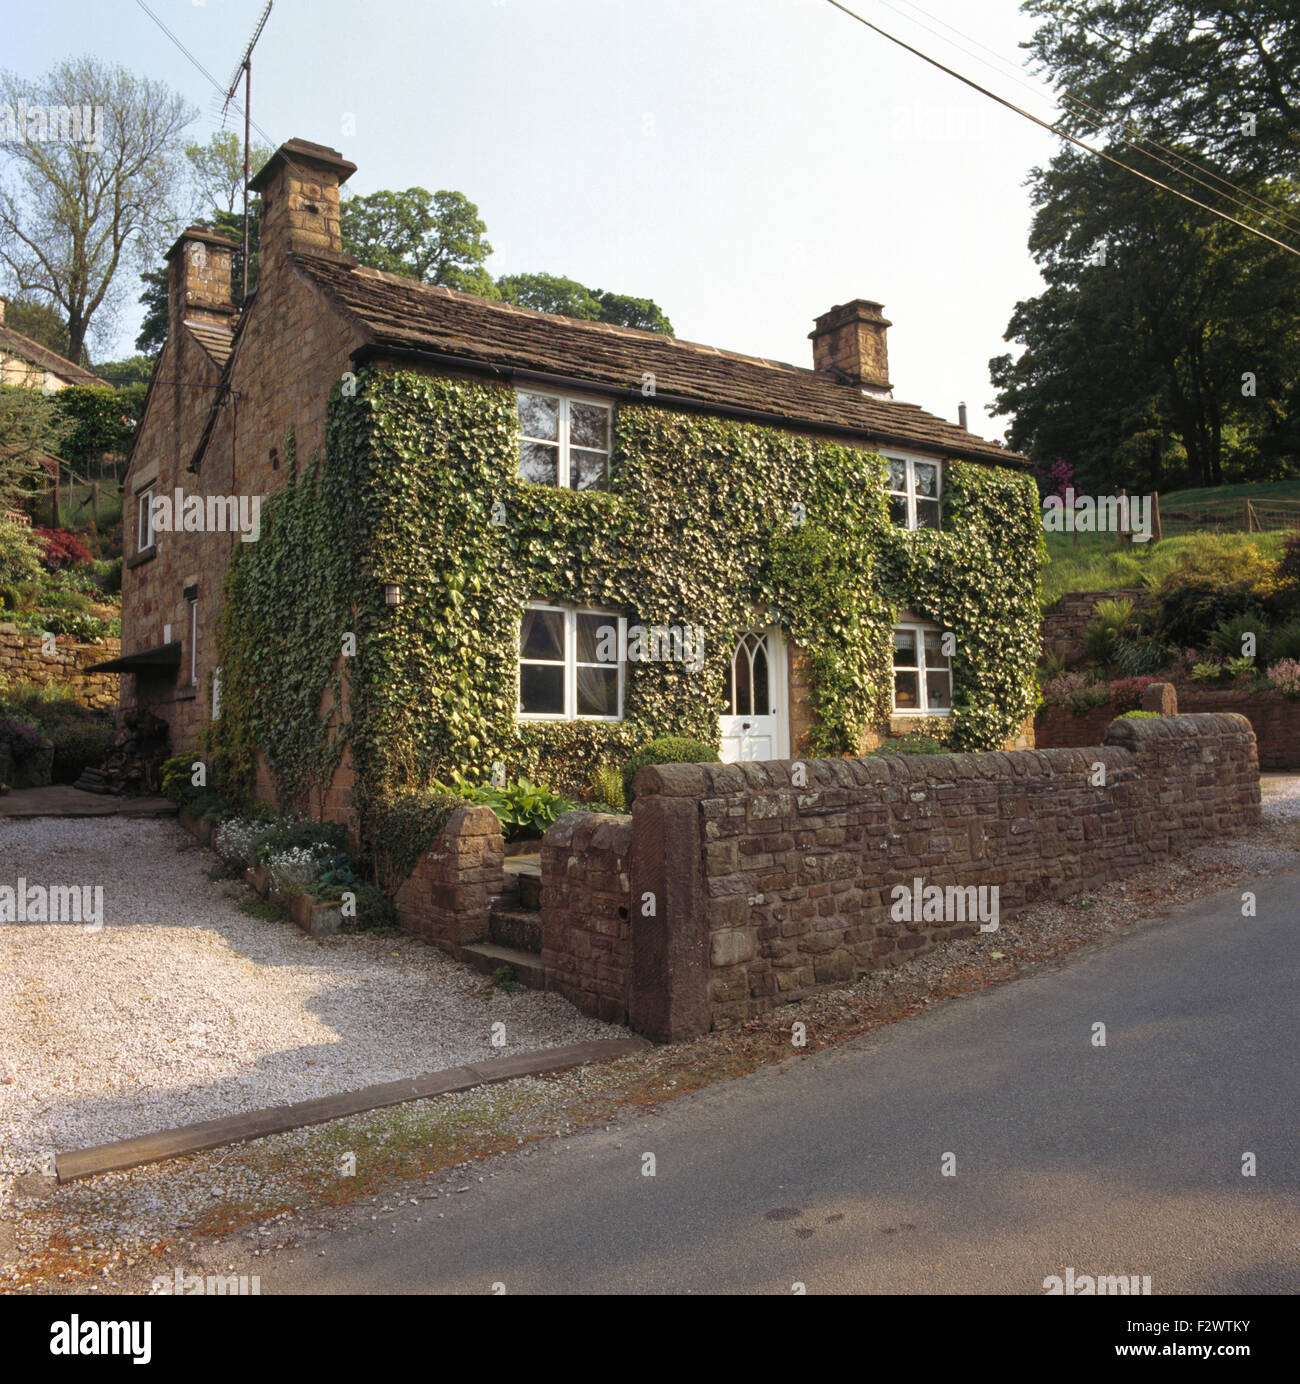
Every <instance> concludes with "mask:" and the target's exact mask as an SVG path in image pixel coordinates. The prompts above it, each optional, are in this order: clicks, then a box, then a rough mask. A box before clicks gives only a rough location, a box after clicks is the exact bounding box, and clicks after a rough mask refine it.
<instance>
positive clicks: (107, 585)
mask: <svg viewBox="0 0 1300 1384" xmlns="http://www.w3.org/2000/svg"><path fill="white" fill-rule="evenodd" d="M90 574H91V576H92V577H94V579H95V585H96V586H98V587H99V589H100V590H101V591H102V592H103V593H104V594H105V595H106V596H117V595H120V594H121V591H122V559H121V558H120V557H112V558H96V559H95V560H94V561H93V562H92V563H91V564H90Z"/></svg>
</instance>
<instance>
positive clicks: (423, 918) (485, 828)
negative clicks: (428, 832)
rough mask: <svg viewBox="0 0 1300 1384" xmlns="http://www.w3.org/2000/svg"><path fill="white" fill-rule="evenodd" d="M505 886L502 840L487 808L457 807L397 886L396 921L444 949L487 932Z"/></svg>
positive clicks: (493, 816) (494, 815)
mask: <svg viewBox="0 0 1300 1384" xmlns="http://www.w3.org/2000/svg"><path fill="white" fill-rule="evenodd" d="M504 888H505V840H504V838H503V837H502V835H501V824H500V822H499V821H498V820H497V815H496V813H495V812H493V811H492V809H491V808H490V807H458V808H457V809H456V811H455V812H453V813H452V814H451V816H450V817H449V818H448V819H447V822H446V825H445V826H444V827H443V828H442V830H441V831H440V832H439V833H438V835H437V836H436V837H435V838H434V840H433V842H432V844H431V845H430V846H429V847H428V848H427V849H426V850H425V852H424V854H423V855H422V856H421V857H420V858H419V860H418V861H417V862H416V865H415V869H414V870H413V871H412V872H411V875H410V877H409V878H408V879H407V880H406V882H405V883H404V884H403V885H402V887H401V888H400V889H399V890H398V891H397V894H396V897H395V899H394V903H395V905H396V907H397V921H398V924H399V925H400V926H401V928H402V930H403V931H404V932H410V933H414V934H415V935H416V936H417V937H423V938H424V939H425V941H427V942H433V943H434V944H435V945H437V946H439V947H442V948H443V949H444V950H446V951H451V952H454V951H455V950H456V949H457V947H460V946H463V945H464V944H465V943H466V942H477V941H479V940H480V939H481V938H483V937H486V936H487V931H488V914H489V911H490V910H491V907H492V900H493V899H494V898H495V897H496V896H497V895H498V894H500V893H501V892H502V891H503V890H504Z"/></svg>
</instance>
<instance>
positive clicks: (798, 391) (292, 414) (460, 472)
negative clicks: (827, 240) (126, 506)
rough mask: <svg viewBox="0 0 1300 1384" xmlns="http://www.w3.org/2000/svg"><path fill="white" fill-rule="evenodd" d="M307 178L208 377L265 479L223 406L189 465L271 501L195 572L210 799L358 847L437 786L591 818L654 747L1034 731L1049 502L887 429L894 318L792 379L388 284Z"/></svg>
mask: <svg viewBox="0 0 1300 1384" xmlns="http://www.w3.org/2000/svg"><path fill="white" fill-rule="evenodd" d="M291 153H292V158H291V159H290V158H288V157H284V158H282V157H281V154H283V151H281V154H277V155H276V156H275V158H273V160H272V162H271V164H269V165H268V170H270V171H269V172H268V171H267V170H264V171H263V174H262V175H259V177H260V178H261V179H262V181H263V186H264V189H265V191H264V195H266V196H267V197H268V202H269V209H268V214H267V216H266V220H265V225H264V231H263V249H262V256H263V259H262V264H263V268H262V274H263V278H264V282H263V283H259V286H258V294H257V296H256V298H255V299H254V301H253V303H252V305H251V307H250V308H249V309H248V310H247V311H246V313H245V318H246V320H245V321H243V322H242V323H239V324H238V327H237V328H236V329H234V330H233V331H232V336H231V349H230V354H229V357H228V359H227V360H226V362H225V364H224V367H223V370H222V379H223V380H225V381H226V382H227V388H228V390H229V392H230V393H232V394H235V395H236V396H237V403H238V406H239V410H240V411H241V412H242V413H244V414H245V416H247V413H248V411H249V410H250V409H252V410H255V411H256V412H257V416H258V418H259V423H260V425H261V429H262V430H261V431H260V433H256V432H255V433H254V436H253V438H252V439H251V441H248V442H247V443H246V444H245V445H246V446H247V447H248V448H249V449H250V451H252V452H256V454H257V456H258V458H259V461H258V466H259V468H260V469H253V468H250V467H246V466H241V455H242V454H241V451H240V440H241V435H240V431H239V429H240V427H241V426H242V425H240V424H239V423H238V421H237V420H236V419H233V418H230V417H229V415H230V412H231V410H230V409H229V408H227V410H226V413H225V414H224V415H221V414H219V413H218V411H217V410H218V408H219V407H220V405H219V404H215V403H214V405H213V406H212V409H211V411H210V414H209V417H208V420H207V421H206V422H205V423H204V428H205V431H204V432H203V433H202V434H201V435H200V436H198V437H196V438H195V439H194V443H195V446H196V447H197V449H198V451H199V453H200V455H199V457H198V465H197V468H196V470H195V471H194V473H193V474H194V475H196V476H197V477H199V483H200V484H202V485H203V486H204V487H205V488H208V489H211V488H212V487H213V486H215V485H217V483H218V481H220V482H221V483H224V484H226V485H228V486H230V487H231V489H232V490H238V488H239V485H238V482H239V480H240V478H241V476H243V477H245V478H246V479H247V480H249V481H255V482H257V483H260V484H261V485H262V487H263V499H262V505H261V519H260V532H259V534H258V537H257V540H256V541H255V542H242V541H238V540H234V541H232V540H229V539H227V538H225V536H222V540H223V541H217V542H215V543H213V544H212V545H211V546H210V548H209V549H205V550H204V551H210V552H211V553H212V554H213V555H214V556H213V560H212V563H211V570H212V578H213V580H212V582H210V583H208V585H207V591H206V592H205V593H204V594H205V595H208V596H210V597H211V604H212V609H211V610H210V612H209V614H210V619H211V624H210V626H209V627H206V629H207V638H206V639H202V640H201V641H199V642H197V643H196V648H195V650H194V658H193V659H192V662H193V664H194V667H195V670H196V672H195V678H196V680H197V682H198V685H199V688H200V693H201V695H200V696H199V697H198V699H197V700H198V702H199V703H200V704H201V705H202V707H203V709H204V716H203V718H202V721H201V723H198V722H196V721H195V720H189V721H187V722H186V724H185V725H184V727H178V729H179V730H180V735H179V736H178V737H177V738H178V739H180V740H181V741H182V742H185V741H190V740H192V741H193V742H194V743H195V744H197V745H200V746H201V747H202V748H203V750H204V752H205V754H206V756H207V757H208V759H209V760H210V763H211V766H212V770H213V773H214V775H215V778H216V780H217V782H218V784H219V785H220V786H222V787H223V788H224V789H226V790H228V791H230V790H233V791H239V792H243V793H247V794H250V795H253V794H256V795H258V796H263V797H275V798H278V799H280V800H281V801H283V802H286V803H293V804H294V805H296V806H298V807H300V808H307V809H309V810H313V811H316V812H319V813H321V814H322V815H326V816H332V817H335V818H338V819H341V820H347V821H349V822H350V823H353V824H357V823H360V822H363V821H364V817H365V814H366V812H367V809H368V808H369V807H370V806H371V805H373V804H374V803H376V802H377V801H379V800H381V799H383V798H384V797H386V796H388V795H390V794H391V793H393V792H394V791H397V790H400V789H404V788H408V787H412V786H421V785H426V784H428V783H430V782H432V781H433V780H434V779H442V780H446V779H447V778H449V777H450V776H451V775H452V774H453V773H463V774H465V775H467V776H468V777H470V778H473V779H483V778H487V777H488V776H489V775H493V774H497V775H501V774H504V775H505V777H506V778H509V779H513V778H517V777H519V776H527V777H529V778H531V779H533V780H534V781H537V782H540V783H543V784H545V785H547V786H548V787H551V788H554V789H557V790H559V791H562V792H566V793H568V794H570V795H573V796H575V797H577V798H580V799H582V798H587V797H589V796H590V794H589V793H588V791H587V789H588V784H589V781H590V778H591V774H592V771H593V769H595V768H596V767H598V766H601V765H609V766H619V765H621V764H622V762H623V761H624V760H625V759H626V758H627V756H628V755H629V754H630V753H631V752H632V751H633V750H634V749H636V748H638V747H639V746H640V745H642V744H643V743H644V742H645V741H647V740H649V739H651V738H654V737H657V736H663V735H677V736H684V737H689V738H691V739H696V740H701V741H704V742H706V743H710V744H713V745H715V746H717V747H718V748H719V749H720V750H721V751H722V754H723V757H724V758H730V759H755V760H762V759H763V758H792V757H798V756H811V755H817V756H826V755H839V754H855V753H860V752H862V751H863V750H864V749H866V748H870V747H871V746H873V745H874V744H876V743H877V742H878V741H879V740H880V739H881V738H882V737H885V736H889V735H900V734H906V733H910V732H923V733H925V734H927V735H930V736H933V737H935V738H937V739H942V740H946V741H948V742H949V743H951V744H953V745H954V747H957V748H963V749H996V748H999V747H1001V746H1003V745H1006V744H1010V743H1014V742H1016V741H1017V738H1018V737H1020V736H1022V734H1023V732H1024V727H1025V724H1026V722H1027V721H1028V720H1029V718H1030V717H1031V716H1032V713H1033V709H1034V704H1035V700H1036V697H1035V683H1034V676H1033V670H1034V665H1035V662H1036V659H1037V629H1038V606H1037V573H1038V564H1039V561H1040V553H1041V537H1040V525H1039V515H1038V503H1037V495H1036V490H1035V487H1034V485H1033V482H1032V480H1031V479H1030V478H1029V477H1028V475H1027V474H1026V472H1025V469H1024V467H1023V465H1022V464H1021V459H1019V458H1016V457H1014V456H1012V455H1010V454H1007V453H1002V452H1000V451H999V449H997V448H996V447H995V446H994V445H993V444H989V443H987V442H983V441H982V440H980V439H978V438H975V437H973V436H972V435H971V434H969V433H966V432H965V431H964V430H962V429H958V428H956V427H954V426H953V425H950V424H946V423H944V422H943V421H942V420H939V419H934V418H932V417H931V416H930V415H926V414H923V413H922V412H921V411H920V410H918V409H914V408H912V407H911V406H908V405H901V404H896V403H894V402H893V401H892V392H891V387H890V385H889V382H888V378H887V358H886V356H885V350H884V327H885V326H887V325H888V324H887V323H884V321H883V318H880V317H879V314H878V311H877V308H878V305H875V304H866V303H860V302H859V303H855V304H850V305H848V308H847V309H835V310H834V311H833V313H832V314H827V315H826V317H825V318H823V319H818V331H817V332H814V334H813V336H814V352H815V362H816V365H817V368H816V369H814V370H797V369H795V368H794V367H790V366H779V365H774V364H773V363H771V362H764V361H756V360H752V359H750V358H746V357H739V356H734V357H733V356H727V355H725V353H720V352H715V351H709V350H707V349H706V348H700V347H695V346H691V345H689V344H687V343H678V342H675V341H672V340H671V339H666V338H657V337H653V336H652V335H651V334H649V333H644V332H636V331H631V330H625V329H617V328H609V327H606V326H601V325H599V324H590V323H576V322H571V321H569V320H568V319H563V318H547V317H545V316H544V315H542V314H538V313H531V312H528V311H526V310H522V309H515V308H509V307H506V306H504V305H500V304H492V303H486V302H484V301H483V300H479V299H472V298H471V297H470V296H469V295H465V294H457V293H452V292H451V291H449V290H445V289H434V288H428V287H426V286H423V285H418V284H413V283H411V282H409V281H404V280H395V279H393V278H392V277H391V276H388V275H381V274H378V273H376V272H375V271H369V270H363V269H360V268H359V267H358V266H356V265H355V264H352V263H350V262H348V261H347V260H346V258H345V257H343V256H342V255H341V254H340V253H338V252H337V250H336V249H335V248H334V247H333V246H332V245H331V244H330V243H329V242H330V236H331V227H330V218H329V216H328V211H329V200H328V197H326V196H323V195H322V188H324V190H325V192H327V193H328V192H329V191H330V189H331V183H330V177H331V175H332V177H333V180H334V181H333V183H332V190H333V193H334V196H335V198H336V197H337V186H338V182H339V181H341V180H342V178H343V177H346V175H347V174H346V170H347V169H348V168H349V167H350V166H348V165H346V164H345V163H344V162H343V161H342V160H339V159H338V156H337V155H332V151H328V150H322V149H321V148H320V146H308V145H303V144H302V142H294V144H293V146H292V147H291ZM277 160H279V162H278V163H277ZM304 170H305V171H304ZM303 177H310V178H313V179H317V180H319V181H317V182H315V183H313V184H311V185H310V186H308V185H307V184H305V183H302V184H295V181H294V180H295V179H296V178H303ZM309 199H311V200H309ZM322 204H324V206H325V215H324V217H323V220H322V222H320V223H317V222H316V221H314V220H313V219H312V218H313V216H315V215H318V214H319V208H320V207H321V205H322ZM299 207H305V208H307V209H306V210H302V211H301V212H299V211H297V210H296V209H297V208H299ZM277 210H278V212H279V215H280V216H281V217H282V218H283V220H282V221H281V222H278V221H277ZM296 221H301V222H302V223H303V224H301V225H296V224H295V222H296ZM277 236H278V237H280V239H281V240H282V242H283V243H282V244H281V245H279V246H277ZM320 241H324V242H325V243H324V244H323V245H322V244H321V243H319V242H320ZM211 249H212V247H211V246H209V250H211ZM277 250H278V253H277ZM258 300H262V302H261V303H259V301H258ZM272 301H275V302H276V307H275V309H274V310H272V308H271V307H270V306H269V305H270V303H271V302H272ZM264 305H265V306H264ZM259 313H261V314H262V316H261V318H260V319H259V316H258V314H259ZM308 319H310V322H311V326H310V334H309V335H305V332H306V330H307V329H305V328H304V327H303V325H302V324H303V322H304V321H306V320H308ZM827 322H829V325H824V324H826V323H827ZM180 325H181V327H183V325H184V324H183V321H182V322H181V324H180ZM259 328H260V330H259ZM259 341H260V342H261V349H262V350H263V352H264V354H269V356H270V357H271V358H272V359H274V360H275V361H276V362H277V366H276V370H275V372H274V375H273V377H272V378H271V380H268V381H267V382H266V383H264V384H262V383H259V376H258V372H257V366H258V365H260V364H262V362H261V361H259V359H258V351H259V348H258V345H257V344H256V343H257V342H259ZM295 343H297V344H295ZM241 357H242V358H243V360H244V362H245V364H244V365H243V366H241ZM296 360H301V361H302V362H303V366H302V368H301V369H296V368H295V361H296ZM259 389H261V390H263V391H265V392H266V394H267V396H268V402H267V405H266V407H265V408H264V409H262V410H257V405H256V402H255V397H254V396H255V395H256V394H257V391H258V390H259ZM272 390H274V391H275V394H274V396H273V397H272V394H271V391H272ZM295 390H296V391H299V396H298V400H297V403H298V406H297V407H296V408H295V407H293V406H292V404H293V401H294V395H293V393H292V391H295ZM285 391H290V393H289V394H288V395H287V396H286V394H285ZM286 397H287V398H288V400H289V401H290V402H289V405H288V406H286V405H285V402H284V401H285V399H286ZM273 398H274V399H278V400H279V401H280V403H279V405H278V406H277V405H276V404H275V403H274V402H273ZM198 421H202V420H201V419H199V420H198ZM143 426H144V429H145V430H146V431H147V430H148V429H149V427H150V421H149V416H148V413H146V419H145V423H144V425H143ZM156 426H161V425H160V424H158V425H156ZM193 427H195V428H197V422H196V423H195V424H194V425H193ZM223 430H228V432H229V446H230V449H231V450H230V460H229V463H228V465H226V466H223V465H222V463H221V461H220V460H219V459H218V458H220V456H221V454H222V448H223V446H224V445H225V436H226V432H225V431H223ZM147 450H148V446H147V444H146V452H147ZM186 450H187V448H186V447H181V448H178V449H177V454H178V455H180V454H181V453H183V452H184V451H186ZM266 457H272V458H273V466H272V474H268V473H267V468H266V463H265V460H264V458H266ZM134 464H135V463H134V462H133V465H134ZM180 537H181V536H180V535H179V534H173V535H171V542H172V544H173V546H176V541H177V540H179V539H180ZM201 541H202V540H201V539H200V538H199V536H198V535H196V537H195V545H194V547H193V549H192V550H191V551H195V552H197V551H199V544H200V542H201ZM181 565H182V566H183V565H184V563H183V562H182V563H181ZM218 577H219V584H218V582H217V580H216V579H217V578H218ZM125 598H126V599H129V592H128V593H126V597H125ZM137 643H138V641H137ZM146 690H147V689H146ZM155 704H156V705H161V704H162V702H161V699H160V700H159V701H158V702H156V703H155ZM214 712H215V713H216V714H215V716H214V715H213V713H214ZM1022 743H1023V742H1022Z"/></svg>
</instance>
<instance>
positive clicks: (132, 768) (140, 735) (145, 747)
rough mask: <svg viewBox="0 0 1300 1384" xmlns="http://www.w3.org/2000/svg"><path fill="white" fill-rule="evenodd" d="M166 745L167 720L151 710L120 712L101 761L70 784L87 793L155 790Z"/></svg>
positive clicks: (160, 779) (166, 750) (159, 785)
mask: <svg viewBox="0 0 1300 1384" xmlns="http://www.w3.org/2000/svg"><path fill="white" fill-rule="evenodd" d="M169 748H170V742H169V739H168V732H167V722H166V721H164V720H162V719H161V718H160V717H157V716H155V715H154V714H153V712H151V711H142V710H136V709H130V710H127V711H122V712H119V713H118V727H117V731H116V732H115V733H114V735H113V740H112V743H111V744H110V745H109V747H108V754H107V755H106V756H105V758H104V762H103V764H101V765H100V766H99V768H98V769H91V768H89V767H87V768H85V769H83V770H82V771H81V777H80V778H79V779H78V780H77V782H76V783H75V784H74V785H73V786H74V787H75V788H83V789H85V791H86V792H87V793H157V792H158V791H159V789H160V788H161V787H162V764H163V760H165V759H166V758H167V755H168V751H169Z"/></svg>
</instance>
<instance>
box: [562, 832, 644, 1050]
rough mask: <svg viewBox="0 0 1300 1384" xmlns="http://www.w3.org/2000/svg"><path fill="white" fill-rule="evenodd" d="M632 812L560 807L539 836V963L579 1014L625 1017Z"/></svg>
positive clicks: (629, 962)
mask: <svg viewBox="0 0 1300 1384" xmlns="http://www.w3.org/2000/svg"><path fill="white" fill-rule="evenodd" d="M631 851H632V819H631V817H615V816H609V815H606V814H603V813H594V812H566V813H564V815H563V816H561V817H559V818H558V819H557V820H556V822H555V824H554V825H553V826H552V827H551V828H550V830H549V831H547V833H546V836H545V839H544V840H543V842H542V969H543V971H544V972H545V975H546V988H547V989H548V990H557V991H558V992H559V993H560V994H562V995H563V996H564V997H565V999H567V1000H569V1001H570V1002H571V1003H572V1004H574V1005H576V1006H577V1007H578V1008H579V1009H580V1010H582V1012H583V1013H584V1014H591V1015H594V1016H595V1017H596V1018H598V1019H605V1020H607V1021H608V1022H610V1023H615V1024H622V1023H626V1022H627V999H628V984H629V978H630V974H631V967H632V923H631V919H630V916H629V913H630V908H631V904H630V895H629V882H628V871H629V868H630V859H631Z"/></svg>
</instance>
